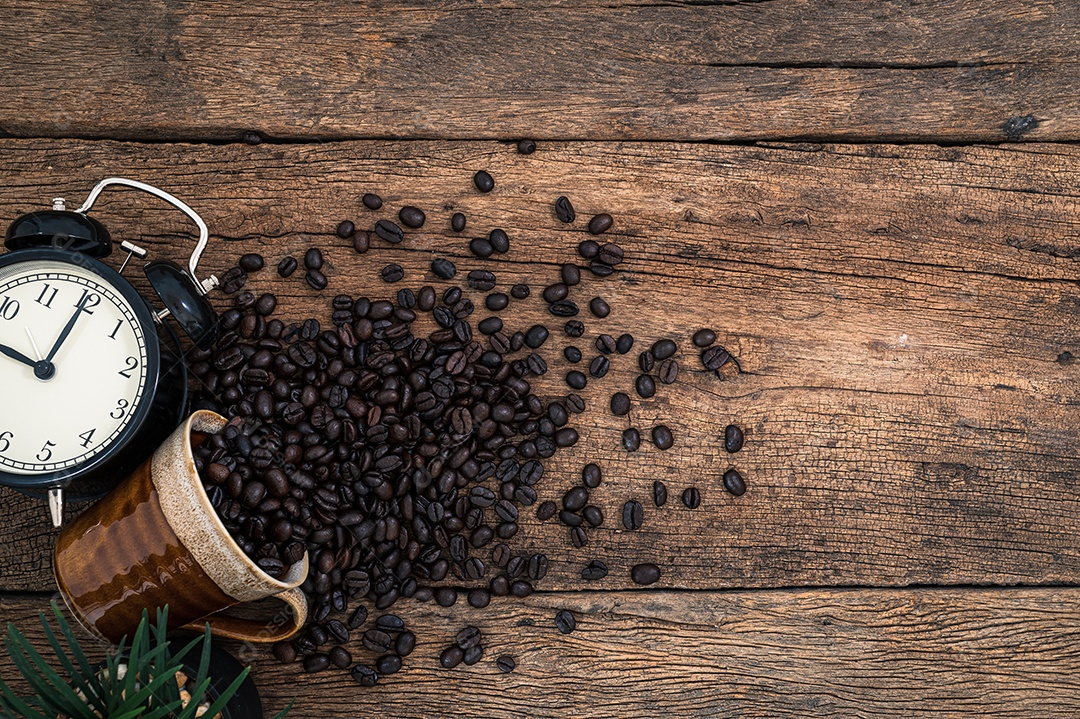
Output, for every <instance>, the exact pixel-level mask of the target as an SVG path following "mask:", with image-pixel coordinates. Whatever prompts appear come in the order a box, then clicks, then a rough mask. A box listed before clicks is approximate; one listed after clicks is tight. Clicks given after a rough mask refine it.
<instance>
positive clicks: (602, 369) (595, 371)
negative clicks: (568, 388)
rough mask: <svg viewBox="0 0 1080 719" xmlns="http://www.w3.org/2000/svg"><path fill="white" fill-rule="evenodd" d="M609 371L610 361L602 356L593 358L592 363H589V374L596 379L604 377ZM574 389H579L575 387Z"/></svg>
mask: <svg viewBox="0 0 1080 719" xmlns="http://www.w3.org/2000/svg"><path fill="white" fill-rule="evenodd" d="M610 369H611V361H610V360H609V359H608V358H607V357H605V356H603V355H599V356H598V357H595V358H593V361H592V362H590V363H589V374H591V375H592V376H593V377H596V378H597V379H600V378H602V377H605V376H606V375H607V373H608V370H610ZM575 389H579V388H577V387H575Z"/></svg>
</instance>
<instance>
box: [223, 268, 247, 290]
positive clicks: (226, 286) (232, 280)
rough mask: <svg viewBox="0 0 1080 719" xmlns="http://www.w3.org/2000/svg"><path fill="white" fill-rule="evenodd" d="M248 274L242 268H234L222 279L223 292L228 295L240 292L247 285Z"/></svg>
mask: <svg viewBox="0 0 1080 719" xmlns="http://www.w3.org/2000/svg"><path fill="white" fill-rule="evenodd" d="M247 279H248V276H247V272H244V270H243V269H242V268H240V267H233V268H232V269H231V270H229V271H228V272H226V273H225V274H224V275H222V277H221V291H222V292H224V293H225V294H227V295H231V294H234V293H236V292H239V291H240V290H241V289H242V288H243V287H244V285H246V284H247Z"/></svg>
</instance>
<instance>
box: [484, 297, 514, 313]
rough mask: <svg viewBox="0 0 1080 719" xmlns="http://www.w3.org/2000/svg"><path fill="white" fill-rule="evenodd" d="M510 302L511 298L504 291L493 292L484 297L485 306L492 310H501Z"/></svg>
mask: <svg viewBox="0 0 1080 719" xmlns="http://www.w3.org/2000/svg"><path fill="white" fill-rule="evenodd" d="M508 304H510V298H509V297H507V296H506V295H505V294H504V293H502V292H492V293H491V294H490V295H488V296H487V297H485V298H484V306H485V307H487V308H488V309H489V310H491V311H492V312H500V311H502V310H505V309H506V306H507V305H508Z"/></svg>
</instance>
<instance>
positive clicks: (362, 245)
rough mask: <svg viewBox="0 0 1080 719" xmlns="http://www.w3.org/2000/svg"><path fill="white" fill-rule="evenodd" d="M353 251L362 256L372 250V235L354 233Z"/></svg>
mask: <svg viewBox="0 0 1080 719" xmlns="http://www.w3.org/2000/svg"><path fill="white" fill-rule="evenodd" d="M352 247H353V251H354V252H355V253H356V254H358V255H362V254H364V253H365V252H367V251H368V250H369V249H370V248H371V235H369V234H368V233H367V232H354V233H353V236H352Z"/></svg>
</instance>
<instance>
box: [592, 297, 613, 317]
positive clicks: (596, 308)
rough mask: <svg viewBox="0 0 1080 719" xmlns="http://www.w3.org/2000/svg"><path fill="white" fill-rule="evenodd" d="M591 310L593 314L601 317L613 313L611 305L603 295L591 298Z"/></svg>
mask: <svg viewBox="0 0 1080 719" xmlns="http://www.w3.org/2000/svg"><path fill="white" fill-rule="evenodd" d="M589 312H592V313H593V316H595V317H600V318H601V319H602V318H604V317H607V316H608V315H609V314H611V307H610V306H608V303H607V302H605V301H604V299H603V298H602V297H593V298H592V299H591V300H589Z"/></svg>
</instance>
